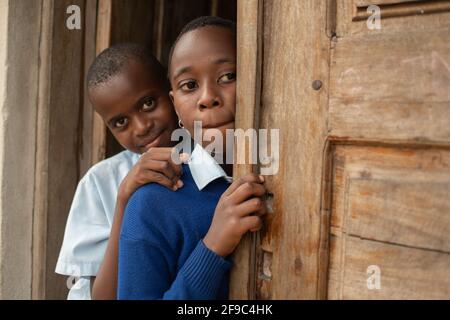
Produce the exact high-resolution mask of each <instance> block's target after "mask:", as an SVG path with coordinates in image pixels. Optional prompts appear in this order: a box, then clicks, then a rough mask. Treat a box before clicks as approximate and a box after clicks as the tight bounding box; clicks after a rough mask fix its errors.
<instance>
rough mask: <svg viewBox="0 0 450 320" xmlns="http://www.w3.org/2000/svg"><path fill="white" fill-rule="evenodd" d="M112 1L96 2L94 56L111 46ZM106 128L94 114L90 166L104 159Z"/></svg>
mask: <svg viewBox="0 0 450 320" xmlns="http://www.w3.org/2000/svg"><path fill="white" fill-rule="evenodd" d="M111 20H112V0H98V11H97V36H96V42H97V44H96V54H99V53H100V52H102V51H103V50H104V49H106V48H108V47H109V46H110V44H111ZM105 155H106V126H105V124H104V122H103V119H102V117H101V116H100V115H99V114H98V113H97V112H95V113H94V118H93V123H92V161H91V162H92V164H95V163H97V162H99V161H101V160H103V159H104V158H105Z"/></svg>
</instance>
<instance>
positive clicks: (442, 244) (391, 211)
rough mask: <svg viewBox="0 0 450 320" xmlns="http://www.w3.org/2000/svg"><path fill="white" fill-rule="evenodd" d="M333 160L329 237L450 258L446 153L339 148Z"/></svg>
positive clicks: (449, 189)
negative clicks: (341, 236)
mask: <svg viewBox="0 0 450 320" xmlns="http://www.w3.org/2000/svg"><path fill="white" fill-rule="evenodd" d="M334 159H335V161H334V163H335V168H334V184H333V199H334V204H333V207H332V219H331V227H332V229H331V230H332V232H334V233H336V232H343V233H346V234H350V235H354V236H358V237H362V238H365V239H372V240H376V241H382V242H389V243H395V244H399V245H403V246H410V247H417V248H423V249H428V250H435V251H441V252H447V253H450V199H449V197H448V195H449V193H450V173H449V171H448V168H449V167H450V151H449V150H439V149H431V148H427V149H422V148H416V149H411V148H409V149H406V148H403V149H398V148H387V147H364V146H337V147H336V151H335V154H334ZM449 267H450V266H449Z"/></svg>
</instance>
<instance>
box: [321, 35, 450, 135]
mask: <svg viewBox="0 0 450 320" xmlns="http://www.w3.org/2000/svg"><path fill="white" fill-rule="evenodd" d="M449 38H450V29H446V30H440V31H436V32H433V33H430V32H420V33H419V32H416V33H414V34H411V35H405V34H392V35H391V34H388V35H381V34H378V35H373V36H370V37H363V36H361V37H360V36H355V37H351V38H343V39H340V40H339V41H338V43H337V44H336V45H335V47H334V49H333V56H332V64H331V66H332V70H331V80H330V90H331V94H330V121H329V130H330V134H331V135H332V136H340V137H352V138H362V139H369V140H374V139H376V140H381V141H383V140H389V139H394V140H395V139H396V140H402V141H408V140H409V141H415V142H420V141H422V142H426V141H433V142H441V143H444V144H448V143H450V126H449V125H448V119H450V90H449V84H450V42H449V41H448V39H449Z"/></svg>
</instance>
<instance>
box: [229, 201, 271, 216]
mask: <svg viewBox="0 0 450 320" xmlns="http://www.w3.org/2000/svg"><path fill="white" fill-rule="evenodd" d="M265 206H266V203H265V201H264V200H262V199H261V198H259V197H254V198H251V199H249V200H247V201H245V202H243V203H241V204H239V205H237V206H236V207H235V212H236V214H237V215H239V216H240V217H243V216H249V215H251V214H254V215H257V216H262V215H264V214H265V213H266V212H267V210H266V209H265Z"/></svg>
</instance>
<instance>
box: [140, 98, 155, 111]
mask: <svg viewBox="0 0 450 320" xmlns="http://www.w3.org/2000/svg"><path fill="white" fill-rule="evenodd" d="M154 107H155V99H153V98H150V97H148V98H145V99H144V101H143V103H142V110H144V111H150V110H152V109H153V108H154Z"/></svg>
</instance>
